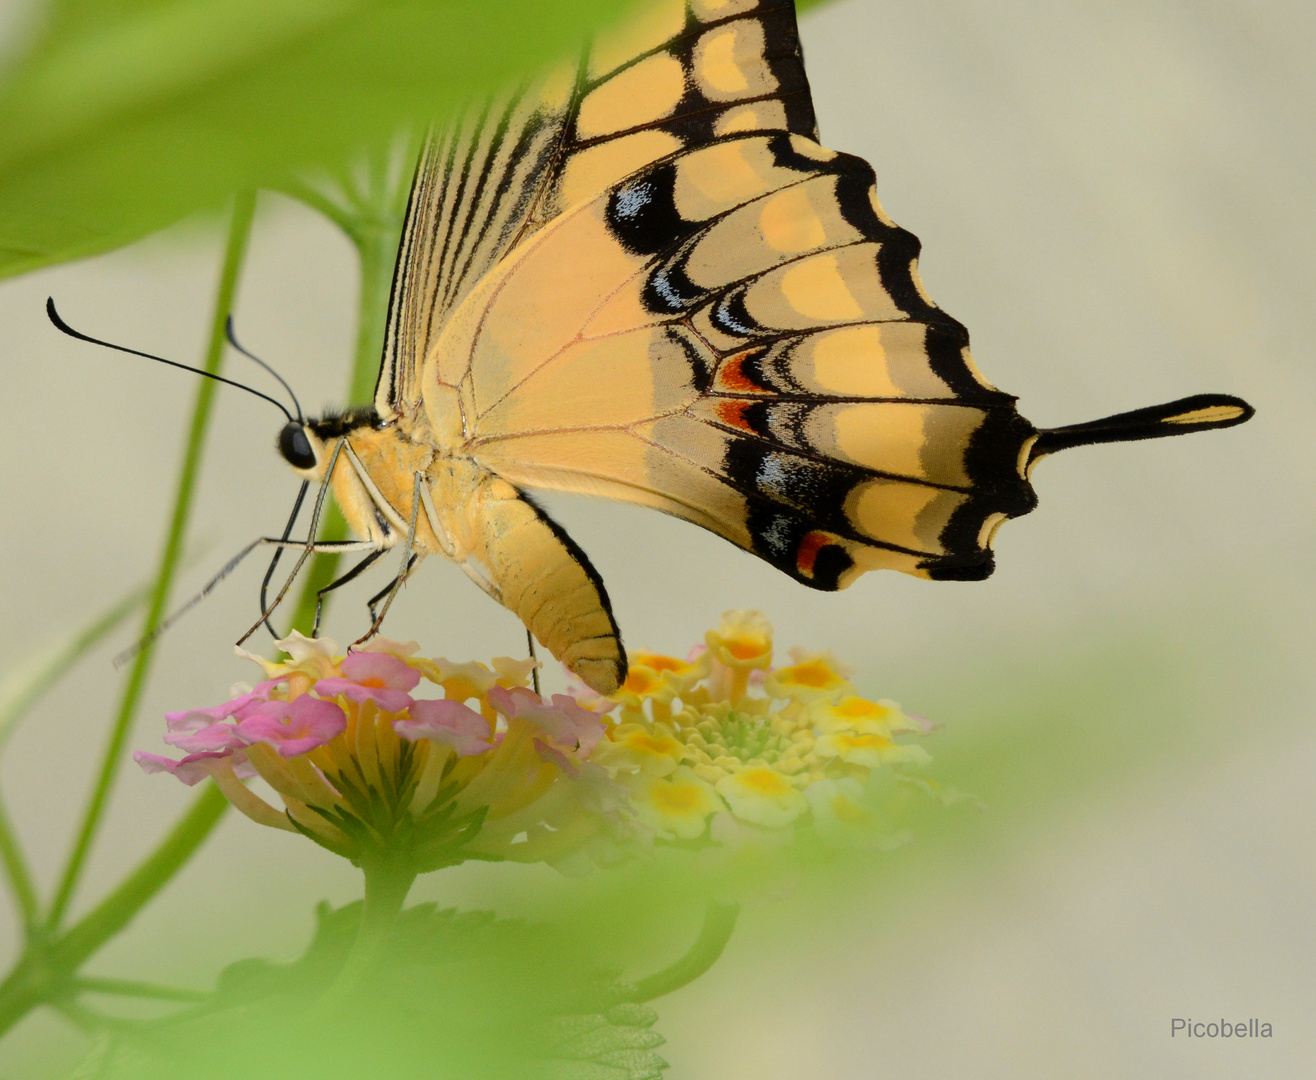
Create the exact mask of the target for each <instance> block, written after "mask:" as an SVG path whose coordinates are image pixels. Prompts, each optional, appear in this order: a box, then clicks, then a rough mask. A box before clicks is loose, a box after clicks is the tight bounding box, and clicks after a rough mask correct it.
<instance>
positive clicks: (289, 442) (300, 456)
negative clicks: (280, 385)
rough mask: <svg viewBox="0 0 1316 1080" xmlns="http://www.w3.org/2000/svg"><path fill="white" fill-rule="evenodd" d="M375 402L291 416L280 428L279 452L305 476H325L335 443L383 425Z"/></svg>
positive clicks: (321, 477)
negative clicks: (320, 414)
mask: <svg viewBox="0 0 1316 1080" xmlns="http://www.w3.org/2000/svg"><path fill="white" fill-rule="evenodd" d="M380 426H381V425H380V420H379V414H378V413H377V412H375V410H374V408H373V407H371V406H365V407H363V408H358V409H348V410H347V411H346V412H336V413H328V414H326V415H325V416H324V417H323V418H322V419H319V420H316V419H312V418H309V417H308V418H306V419H299V420H289V421H288V423H286V424H284V425H283V427H282V428H280V429H279V438H278V441H277V442H276V444H275V445H276V446H277V447H278V449H279V456H280V457H282V458H283V460H284V461H286V462H287V463H288V464H289V465H291V466H292V468H293V471H294V472H296V473H297V475H298V476H300V477H302V479H304V480H323V479H324V472H325V470H326V469H327V468H328V467H329V458H330V457H331V456H332V455H333V451H334V445H335V444H336V443H337V442H338V440H339V439H342V438H346V437H347V436H349V435H351V434H352V433H353V432H354V431H359V430H361V429H363V428H365V429H376V428H378V427H380Z"/></svg>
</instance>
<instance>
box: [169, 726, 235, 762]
mask: <svg viewBox="0 0 1316 1080" xmlns="http://www.w3.org/2000/svg"><path fill="white" fill-rule="evenodd" d="M164 741H165V742H167V743H168V744H169V745H170V746H176V747H178V748H179V749H180V750H185V751H187V753H189V754H196V753H207V752H209V753H215V752H219V753H224V752H227V751H229V750H237V749H239V748H241V747H243V746H246V745H247V740H246V739H244V738H243V737H242V736H241V735H239V734H238V729H237V725H235V724H224V723H219V724H210V725H208V726H206V727H203V728H201V729H199V730H196V731H171V732H170V733H169V734H167V735H166V736H165V737H164Z"/></svg>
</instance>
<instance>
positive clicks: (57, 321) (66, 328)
mask: <svg viewBox="0 0 1316 1080" xmlns="http://www.w3.org/2000/svg"><path fill="white" fill-rule="evenodd" d="M46 315H47V316H48V317H49V318H50V321H51V322H52V323H54V325H55V329H56V330H58V331H59V332H60V333H62V334H67V335H68V336H69V337H71V338H77V339H78V340H79V341H89V342H91V344H93V345H103V346H105V348H107V349H115V350H117V351H119V352H124V353H129V354H131V355H133V356H142V357H145V358H146V359H147V360H155V361H157V362H158V363H161V364H168V365H169V366H170V367H176V368H182V369H183V370H184V371H190V372H192V373H193V374H194V375H204V376H205V377H206V378H207V379H214V380H215V382H221V383H223V384H224V385H225V386H236V387H237V388H238V389H239V390H245V391H246V392H247V393H249V394H255V395H256V397H258V398H260V399H261V400H263V401H268V402H269V403H270V404H271V405H273V406H274V407H275V408H276V409H278V410H279V412H281V413H283V415H284V416H286V417H287V418H288V422H289V423H290V424H291V423H294V422H295V421H294V420H293V416H292V413H290V412H289V411H288V410H287V408H286V407H285V406H284V405H283V404H282V403H281V402H279V401H277V400H275V399H274V398H272V397H270V395H269V394H262V393H261V392H260V391H259V390H255V389H253V388H252V387H250V386H247V385H246V384H245V383H240V382H234V381H233V380H232V379H226V378H224V376H223V375H216V374H215V373H214V372H212V371H206V370H204V369H202V368H199V367H192V365H191V364H180V363H179V362H178V361H177V360H166V359H165V358H164V357H163V356H156V355H154V354H153V353H146V352H140V351H138V350H137V349H130V348H128V347H127V346H126V345H115V344H114V342H112V341H102V340H101V339H100V338H94V337H91V336H90V335H89V334H83V333H81V332H79V331H77V330H74V329H73V327H71V326H70V325H69V324H68V323H66V322H65V321H64V320H63V319H62V318H60V314H59V312H58V311H56V310H55V300H54V297H47V299H46ZM280 382H282V380H280ZM299 413H300V410H299ZM298 419H299V420H300V415H299V416H298ZM148 640H149V639H148Z"/></svg>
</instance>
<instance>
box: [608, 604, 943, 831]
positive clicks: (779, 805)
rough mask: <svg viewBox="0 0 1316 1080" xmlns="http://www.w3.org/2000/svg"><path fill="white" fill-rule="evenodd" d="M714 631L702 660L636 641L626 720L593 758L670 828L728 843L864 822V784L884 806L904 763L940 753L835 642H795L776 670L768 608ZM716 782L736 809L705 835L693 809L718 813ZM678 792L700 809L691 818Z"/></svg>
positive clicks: (649, 821)
mask: <svg viewBox="0 0 1316 1080" xmlns="http://www.w3.org/2000/svg"><path fill="white" fill-rule="evenodd" d="M705 641H706V643H707V651H706V652H704V653H703V655H702V656H700V658H699V659H698V660H697V661H681V660H676V659H674V658H672V657H666V656H661V655H659V654H656V653H632V654H631V677H630V678H629V679H628V680H627V684H626V686H625V687H623V688H622V690H621V691H619V692H618V693H617V694H615V695H613V697H612V699H611V701H612V702H613V703H614V708H615V707H616V705H621V707H622V709H621V715H620V722H619V723H617V724H616V726H615V727H613V728H612V729H611V730H610V731H609V732H607V734H606V735H605V737H604V739H603V740H602V741H601V743H600V744H599V747H598V749H597V750H596V751H595V753H594V756H593V759H592V760H593V761H594V762H597V763H598V764H599V765H602V766H603V767H604V768H605V769H606V770H607V771H608V772H609V773H610V774H611V775H612V777H613V778H614V780H615V781H616V782H617V783H618V784H620V785H621V786H622V787H623V788H624V789H625V790H626V791H627V792H628V795H629V798H630V800H631V804H632V809H633V810H634V812H635V815H636V819H637V821H638V822H639V823H640V824H641V825H642V826H645V827H648V828H649V829H651V830H653V831H654V832H655V833H657V834H658V835H659V837H660V838H671V837H674V836H677V837H680V838H681V839H690V838H692V837H694V836H699V837H705V842H706V843H708V844H710V845H712V846H713V847H718V848H724V849H725V848H727V845H728V844H729V843H730V841H728V840H727V837H729V836H741V834H742V833H743V834H744V835H745V836H755V837H758V838H759V839H761V840H762V841H763V842H764V843H767V844H768V845H769V846H771V845H772V844H777V843H790V842H791V837H793V836H795V835H796V834H797V832H799V831H801V830H809V829H811V828H812V829H813V831H815V832H819V831H825V830H829V829H830V830H832V831H835V830H836V829H837V828H840V825H838V823H842V824H846V827H849V826H851V825H853V826H854V827H856V828H858V827H859V826H860V824H861V823H862V822H863V821H867V820H868V818H866V817H865V815H866V814H870V809H871V808H870V809H865V807H868V806H869V804H868V803H867V802H861V801H860V798H859V795H860V793H864V796H865V798H866V799H868V798H869V797H870V796H872V797H873V798H875V799H876V803H880V804H881V805H882V806H884V807H885V806H886V803H887V802H888V801H889V800H888V799H887V797H886V796H885V795H881V796H874V795H873V793H874V792H875V791H878V790H879V789H880V790H881V791H885V792H887V793H888V794H889V793H890V792H891V791H894V790H896V782H897V780H900V781H901V786H903V779H904V777H903V774H902V773H901V771H900V769H901V766H902V765H906V764H922V763H924V762H926V761H927V760H928V755H927V753H926V752H925V751H924V750H923V749H922V747H920V746H918V745H916V744H915V745H905V744H902V743H900V742H897V741H896V740H897V737H898V736H901V735H904V734H906V733H912V732H917V733H923V732H924V731H925V730H926V726H925V725H923V724H919V723H916V722H915V720H914V719H911V718H910V717H908V716H906V715H905V713H904V712H903V711H902V710H901V708H900V706H899V705H897V704H896V703H895V702H893V701H885V700H882V701H870V700H868V699H867V698H862V697H860V696H858V695H857V694H856V693H855V690H854V687H853V686H852V685H851V683H850V681H849V679H850V675H851V673H852V670H851V669H850V668H848V667H846V666H845V665H843V664H842V663H841V662H840V661H838V660H837V659H836V657H834V656H833V655H832V654H831V653H830V652H807V651H804V650H802V649H799V648H795V649H792V650H791V651H790V655H791V659H792V660H793V663H792V664H791V665H790V666H789V667H785V668H781V669H778V670H775V671H774V670H772V669H771V667H770V665H771V663H772V651H773V633H772V627H771V625H770V624H769V623H768V621H767V619H766V618H764V616H763V615H762V614H761V613H759V612H756V611H739V610H737V611H728V612H726V613H725V614H724V615H723V616H722V622H721V625H720V626H719V627H718V628H717V629H716V630H710V631H709V632H708V633H707V635H706V637H705ZM751 676H752V678H751ZM659 780H665V781H667V782H668V786H663V785H661V784H658V783H657V781H659ZM695 781H702V782H703V783H704V785H705V787H706V789H707V790H706V791H705V797H703V798H700V799H697V798H696V796H695V792H697V791H699V790H704V789H699V788H698V787H697V786H696V785H695ZM874 781H880V782H879V783H876V784H875V783H874ZM838 785H839V786H838ZM815 789H816V790H815ZM708 791H711V792H713V793H715V795H716V796H719V797H720V800H723V801H725V804H726V808H724V809H723V810H721V811H720V812H719V813H718V815H717V816H716V817H715V818H714V819H713V825H712V826H710V828H709V831H708V833H707V834H705V833H704V832H703V831H702V826H699V825H698V823H697V822H696V821H695V820H694V819H695V818H698V817H699V815H700V814H703V815H704V816H707V814H708V813H710V812H711V811H710V809H709V807H710V806H711V805H713V804H712V803H710V802H709V801H708V799H707V792H708ZM678 794H679V795H680V797H679V798H678ZM668 797H670V798H671V799H673V800H676V803H675V805H676V807H678V808H683V809H682V811H681V812H682V813H685V812H688V813H689V815H690V817H689V819H688V820H687V819H685V818H682V819H681V820H682V822H683V824H682V825H681V827H680V828H678V827H677V826H676V825H675V824H674V823H673V821H672V820H669V819H670V818H671V816H672V815H673V814H677V809H674V808H672V807H667V806H666V804H664V803H662V801H661V800H662V799H663V798H668ZM682 800H684V801H682ZM718 805H720V803H718ZM875 805H876V804H875ZM696 807H699V808H701V809H699V810H696V809H695V808H696ZM677 816H678V817H679V814H677ZM701 820H702V819H701ZM719 823H720V824H719ZM878 825H880V826H881V828H887V826H886V825H885V824H883V823H881V822H879V823H878ZM865 827H866V826H865ZM874 828H878V826H876V825H875V826H874ZM888 833H889V829H888ZM757 843H758V841H757V840H756V844H757ZM733 846H734V845H733Z"/></svg>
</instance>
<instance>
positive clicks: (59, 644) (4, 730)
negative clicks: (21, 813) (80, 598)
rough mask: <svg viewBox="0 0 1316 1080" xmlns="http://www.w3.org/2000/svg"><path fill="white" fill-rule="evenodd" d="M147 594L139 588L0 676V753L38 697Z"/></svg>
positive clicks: (146, 591)
mask: <svg viewBox="0 0 1316 1080" xmlns="http://www.w3.org/2000/svg"><path fill="white" fill-rule="evenodd" d="M148 592H149V589H148V588H147V587H146V586H145V585H139V586H138V587H137V588H135V589H133V590H132V591H131V592H129V593H126V594H125V595H124V596H123V598H122V599H120V600H117V601H115V603H113V604H112V605H110V606H109V607H108V608H106V609H105V610H104V611H102V612H101V613H100V614H99V615H97V616H96V617H95V618H93V619H91V620H90V621H89V622H88V623H87V624H86V625H85V626H83V627H80V628H79V629H77V630H74V631H73V632H72V633H70V634H67V635H66V636H64V637H62V638H59V639H58V640H56V641H53V642H51V643H50V644H49V645H47V646H46V647H45V648H43V649H41V650H40V651H38V652H36V653H34V654H32V655H31V656H29V657H27V658H25V659H24V660H23V661H21V662H20V663H19V665H18V666H17V667H14V668H11V669H10V670H9V671H7V672H5V674H4V675H3V676H2V677H0V750H3V749H4V746H5V743H7V742H8V741H9V737H10V736H11V735H12V734H13V733H14V729H15V728H16V727H17V726H18V724H19V722H20V721H21V720H22V719H23V717H24V716H26V715H27V712H28V710H29V709H31V708H32V706H33V705H35V704H36V703H37V701H38V700H39V699H40V697H41V695H42V694H44V693H45V692H46V691H47V690H49V689H50V688H51V687H52V686H54V685H55V683H57V682H58V681H59V680H60V678H61V677H62V676H63V675H64V674H65V672H67V671H68V669H69V667H70V666H71V665H72V664H73V663H74V662H75V661H76V660H77V659H78V658H79V657H81V656H82V655H83V654H85V653H86V652H87V651H88V650H90V649H92V648H94V647H95V646H96V645H97V644H98V643H99V642H101V641H102V640H104V638H105V637H106V635H108V634H110V633H111V632H112V631H113V630H114V629H115V627H117V626H119V624H120V623H122V622H123V621H124V619H126V618H128V616H129V615H131V614H132V613H133V612H134V611H136V610H137V609H138V608H140V607H141V606H142V604H143V603H145V601H146V597H147V594H148Z"/></svg>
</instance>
